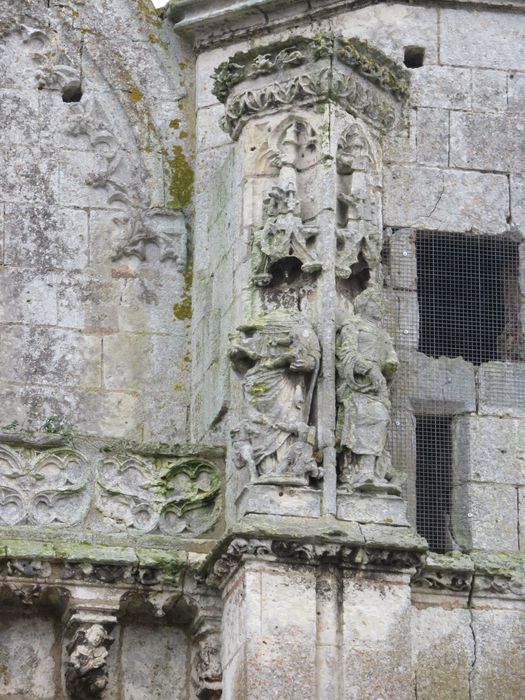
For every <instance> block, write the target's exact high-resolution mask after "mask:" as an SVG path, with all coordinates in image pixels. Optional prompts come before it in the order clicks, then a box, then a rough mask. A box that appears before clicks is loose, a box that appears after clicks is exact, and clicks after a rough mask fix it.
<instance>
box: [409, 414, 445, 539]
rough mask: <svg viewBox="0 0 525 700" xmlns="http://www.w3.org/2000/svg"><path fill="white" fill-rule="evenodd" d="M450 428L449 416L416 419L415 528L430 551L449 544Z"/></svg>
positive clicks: (419, 417) (418, 417) (417, 417)
mask: <svg viewBox="0 0 525 700" xmlns="http://www.w3.org/2000/svg"><path fill="white" fill-rule="evenodd" d="M450 425H451V418H450V416H443V415H441V416H439V415H432V416H416V527H417V531H418V533H419V534H420V535H422V536H423V537H424V538H425V539H426V540H427V542H428V545H429V548H430V549H431V550H432V551H433V552H446V551H447V550H448V549H450V545H451V542H452V537H451V532H450V513H451V491H452V449H451V430H450Z"/></svg>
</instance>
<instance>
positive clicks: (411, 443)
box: [384, 230, 525, 552]
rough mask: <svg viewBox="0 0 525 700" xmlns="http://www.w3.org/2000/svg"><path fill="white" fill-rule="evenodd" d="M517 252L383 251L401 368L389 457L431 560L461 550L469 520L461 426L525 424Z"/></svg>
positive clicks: (441, 241)
mask: <svg viewBox="0 0 525 700" xmlns="http://www.w3.org/2000/svg"><path fill="white" fill-rule="evenodd" d="M519 250H520V247H519V244H518V243H517V242H516V241H514V240H511V239H510V237H506V236H481V235H466V234H447V233H441V232H439V233H438V232H415V231H412V230H399V231H394V232H393V233H392V235H391V237H390V240H389V245H388V248H387V249H386V250H385V251H384V263H385V266H386V271H387V275H386V287H387V292H386V293H387V297H388V298H389V299H390V311H391V314H390V316H389V319H390V320H389V323H390V329H389V330H390V332H391V333H392V335H393V337H394V338H395V341H396V348H397V352H398V355H399V359H400V368H399V371H398V373H397V375H396V378H395V381H394V384H393V387H392V406H393V418H394V420H393V421H392V435H391V445H390V448H391V452H392V457H393V464H394V467H395V469H397V470H398V471H399V472H402V473H404V474H405V475H406V477H407V479H406V481H407V487H406V489H407V493H406V496H407V500H408V503H409V517H410V519H411V521H412V522H413V523H414V524H415V525H416V526H417V529H418V532H419V533H420V534H422V535H423V536H424V537H425V538H426V539H427V540H428V543H429V546H430V548H431V549H432V550H434V551H438V552H440V551H447V550H449V549H452V548H455V547H456V546H457V543H456V539H455V527H456V521H457V519H458V518H460V517H463V518H464V516H465V504H464V503H463V504H462V503H461V502H459V501H460V500H461V498H463V497H464V491H461V489H460V488H459V487H458V484H459V482H461V480H462V479H463V478H464V477H463V476H462V475H460V474H459V470H460V468H461V465H460V464H459V462H461V459H460V458H459V457H458V454H459V450H460V446H459V441H461V439H462V431H463V430H464V423H462V422H461V421H462V420H463V421H464V420H467V427H468V421H469V420H472V417H473V416H475V415H476V413H481V414H483V415H509V414H511V415H512V414H513V413H514V412H516V411H518V414H519V415H525V396H524V394H525V391H524V388H525V363H522V360H523V359H524V358H523V337H522V330H521V322H520V285H519ZM458 513H459V515H458Z"/></svg>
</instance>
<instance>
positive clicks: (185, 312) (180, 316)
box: [173, 257, 193, 321]
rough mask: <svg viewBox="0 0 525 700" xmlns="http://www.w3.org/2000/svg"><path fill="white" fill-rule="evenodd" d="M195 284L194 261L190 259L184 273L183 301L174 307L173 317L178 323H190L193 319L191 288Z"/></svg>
mask: <svg viewBox="0 0 525 700" xmlns="http://www.w3.org/2000/svg"><path fill="white" fill-rule="evenodd" d="M192 284H193V259H192V258H191V257H189V258H188V261H187V263H186V270H185V271H184V289H183V292H182V299H181V301H180V302H179V303H178V304H174V305H173V316H174V317H175V319H176V320H177V321H188V320H189V319H191V314H192V304H191V288H192Z"/></svg>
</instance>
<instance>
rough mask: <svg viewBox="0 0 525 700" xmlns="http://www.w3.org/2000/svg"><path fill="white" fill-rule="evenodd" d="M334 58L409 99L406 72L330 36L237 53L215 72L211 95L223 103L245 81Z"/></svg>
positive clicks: (357, 43) (364, 47)
mask: <svg viewBox="0 0 525 700" xmlns="http://www.w3.org/2000/svg"><path fill="white" fill-rule="evenodd" d="M333 56H336V57H337V58H338V59H339V61H340V62H341V63H343V64H345V65H347V66H350V67H351V68H353V69H354V70H355V72H356V73H359V74H360V75H362V76H363V77H364V78H367V79H368V80H370V81H371V82H372V83H375V84H376V85H379V86H380V87H381V88H383V89H384V90H386V91H390V92H391V93H392V94H393V95H394V96H395V97H397V98H403V97H406V96H407V95H408V91H409V86H410V74H409V72H408V71H407V70H406V69H404V68H403V67H402V66H400V65H398V64H397V63H396V62H395V61H393V60H392V59H390V58H389V57H388V56H386V55H385V54H383V53H382V52H381V51H379V49H376V48H374V47H373V46H370V45H369V44H368V42H366V41H363V40H362V39H358V38H357V37H351V38H345V37H334V36H330V35H317V36H315V37H312V38H303V37H299V38H295V39H290V40H288V41H286V42H278V43H275V44H271V45H270V46H266V47H264V49H263V50H262V51H261V49H254V50H252V51H247V52H244V53H237V54H235V55H234V56H232V57H231V58H230V59H229V60H227V61H224V62H223V63H221V64H220V65H219V66H218V68H217V69H216V71H215V75H214V89H213V91H212V92H213V94H214V95H215V96H216V97H217V99H218V100H220V101H221V102H226V100H227V98H228V95H229V94H230V92H231V89H232V88H233V87H234V86H235V85H238V84H239V83H241V82H243V81H245V80H253V79H255V78H258V77H260V76H262V75H272V74H277V73H279V72H280V71H283V70H287V69H289V68H292V67H295V66H301V65H306V64H308V63H314V62H316V61H319V60H320V59H323V58H331V57H333Z"/></svg>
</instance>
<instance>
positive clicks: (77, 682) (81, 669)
mask: <svg viewBox="0 0 525 700" xmlns="http://www.w3.org/2000/svg"><path fill="white" fill-rule="evenodd" d="M116 621H117V618H116V617H115V616H113V615H108V614H102V613H96V612H92V611H81V612H77V613H74V614H73V615H72V616H71V618H70V620H69V623H68V629H67V634H68V636H70V638H71V639H70V641H69V642H68V643H67V645H66V648H65V652H66V663H65V684H66V689H67V692H68V693H69V696H70V697H71V698H78V700H84V698H99V697H101V696H102V693H103V692H104V689H105V688H106V686H107V684H108V667H107V657H108V653H109V648H110V646H111V645H112V644H113V641H114V640H113V637H111V635H110V632H111V630H112V628H113V627H114V625H115V624H116Z"/></svg>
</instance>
